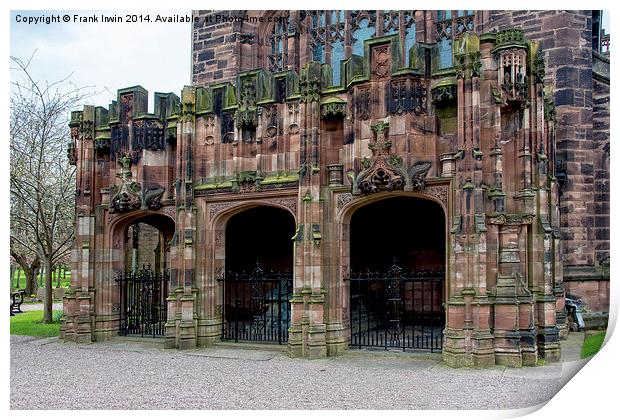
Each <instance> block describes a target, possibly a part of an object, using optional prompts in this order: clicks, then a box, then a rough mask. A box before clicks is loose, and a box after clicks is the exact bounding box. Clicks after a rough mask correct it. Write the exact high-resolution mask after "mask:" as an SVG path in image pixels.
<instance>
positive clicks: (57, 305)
mask: <svg viewBox="0 0 620 420" xmlns="http://www.w3.org/2000/svg"><path fill="white" fill-rule="evenodd" d="M61 309H62V302H54V303H52V310H54V311H55V310H61ZM21 310H22V311H24V312H26V311H42V310H43V303H41V302H37V303H22V306H21Z"/></svg>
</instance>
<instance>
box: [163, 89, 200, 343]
mask: <svg viewBox="0 0 620 420" xmlns="http://www.w3.org/2000/svg"><path fill="white" fill-rule="evenodd" d="M181 107H182V109H181V116H180V118H179V121H178V124H177V178H176V182H175V184H176V206H177V226H176V233H175V239H174V242H173V246H172V249H171V257H172V258H173V260H172V261H173V264H174V265H173V266H172V267H171V270H172V271H173V272H174V277H175V279H174V281H172V279H171V282H172V283H173V285H174V286H176V287H175V290H174V293H173V294H172V295H171V296H169V298H168V303H169V307H168V309H169V313H168V322H167V323H166V345H167V346H171V345H172V320H173V318H172V317H174V325H175V327H176V328H175V330H174V333H175V334H176V338H175V346H176V347H178V348H179V349H190V348H195V347H196V345H197V331H196V330H197V326H196V322H197V321H196V318H197V316H196V308H195V303H196V295H197V293H198V290H197V289H196V288H195V268H196V267H195V261H196V256H195V252H196V250H195V248H194V244H195V241H196V215H197V212H196V206H195V204H194V197H193V163H192V162H193V141H194V130H195V127H194V125H195V109H196V91H195V89H194V88H192V87H185V88H184V89H183V91H182V93H181Z"/></svg>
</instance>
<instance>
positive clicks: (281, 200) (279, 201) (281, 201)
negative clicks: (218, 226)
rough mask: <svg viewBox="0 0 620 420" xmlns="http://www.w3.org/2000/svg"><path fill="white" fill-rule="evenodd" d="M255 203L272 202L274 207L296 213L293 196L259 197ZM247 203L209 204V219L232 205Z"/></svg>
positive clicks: (295, 203) (295, 199)
mask: <svg viewBox="0 0 620 420" xmlns="http://www.w3.org/2000/svg"><path fill="white" fill-rule="evenodd" d="M256 203H257V204H267V205H269V204H272V205H274V206H276V207H284V208H287V209H288V210H289V211H290V212H291V213H293V214H294V215H296V214H297V198H293V197H273V198H261V199H258V200H256ZM245 204H247V203H246V202H244V201H237V200H235V201H222V202H217V203H210V204H209V211H208V214H209V220H213V219H215V218H216V217H217V216H218V215H220V214H221V213H223V212H225V211H227V210H230V209H232V208H233V207H239V206H244V205H245Z"/></svg>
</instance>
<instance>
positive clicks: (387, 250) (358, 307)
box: [348, 196, 446, 351]
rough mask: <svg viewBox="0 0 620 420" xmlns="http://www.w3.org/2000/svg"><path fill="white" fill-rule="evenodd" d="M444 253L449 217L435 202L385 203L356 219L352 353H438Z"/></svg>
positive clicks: (373, 205) (361, 211) (391, 200)
mask: <svg viewBox="0 0 620 420" xmlns="http://www.w3.org/2000/svg"><path fill="white" fill-rule="evenodd" d="M445 248H446V232H445V215H444V211H443V209H442V208H441V206H439V205H438V204H437V203H435V202H433V201H430V200H424V199H419V198H414V197H403V196H401V197H393V198H386V199H383V200H380V201H376V202H373V203H370V204H367V205H365V206H363V207H361V208H359V209H357V210H356V211H355V212H354V213H353V215H352V217H351V222H350V267H351V270H350V275H349V278H348V281H349V291H350V308H351V314H350V321H351V346H352V347H359V348H361V347H383V348H385V349H387V348H402V349H403V350H407V349H429V350H431V351H433V350H439V349H441V347H442V339H443V336H442V331H443V328H444V324H445V314H444V308H443V302H444V289H445V288H444V283H445V281H444V279H445Z"/></svg>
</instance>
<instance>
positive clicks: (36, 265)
mask: <svg viewBox="0 0 620 420" xmlns="http://www.w3.org/2000/svg"><path fill="white" fill-rule="evenodd" d="M11 256H12V257H13V259H14V260H15V261H16V262H17V264H19V266H20V267H21V268H22V270H24V276H25V277H26V287H25V290H26V296H30V295H36V294H37V287H38V285H37V277H38V275H39V269H40V268H41V260H40V259H39V257H35V258H34V260H32V262H31V263H30V264H28V260H27V258H26V257H24V256H22V255H20V254H18V253H16V252H11Z"/></svg>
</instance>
